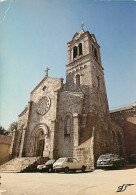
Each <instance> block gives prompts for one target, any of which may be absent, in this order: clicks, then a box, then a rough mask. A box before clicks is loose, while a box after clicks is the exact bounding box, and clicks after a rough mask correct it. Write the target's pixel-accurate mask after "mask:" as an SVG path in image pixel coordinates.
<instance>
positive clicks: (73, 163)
mask: <svg viewBox="0 0 136 195" xmlns="http://www.w3.org/2000/svg"><path fill="white" fill-rule="evenodd" d="M53 169H54V170H55V171H56V172H58V171H64V172H65V173H68V172H69V171H74V172H75V171H76V170H82V172H85V169H86V167H85V165H84V164H83V163H81V162H79V161H78V160H77V159H76V158H72V157H64V158H59V159H58V160H57V161H56V162H55V163H54V164H53Z"/></svg>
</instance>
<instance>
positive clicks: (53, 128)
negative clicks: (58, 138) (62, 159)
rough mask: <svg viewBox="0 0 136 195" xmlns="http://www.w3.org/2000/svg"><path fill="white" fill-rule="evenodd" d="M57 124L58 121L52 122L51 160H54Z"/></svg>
mask: <svg viewBox="0 0 136 195" xmlns="http://www.w3.org/2000/svg"><path fill="white" fill-rule="evenodd" d="M55 124H56V121H55V120H54V121H51V137H50V154H49V157H50V158H54V141H55V140H54V134H55Z"/></svg>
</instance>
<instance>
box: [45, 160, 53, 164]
mask: <svg viewBox="0 0 136 195" xmlns="http://www.w3.org/2000/svg"><path fill="white" fill-rule="evenodd" d="M54 162H55V160H48V161H47V162H46V163H45V164H46V165H49V164H53V163H54Z"/></svg>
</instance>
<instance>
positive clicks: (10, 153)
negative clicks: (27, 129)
mask: <svg viewBox="0 0 136 195" xmlns="http://www.w3.org/2000/svg"><path fill="white" fill-rule="evenodd" d="M14 140H15V129H14V130H13V135H12V142H11V146H10V152H9V155H10V156H11V155H12V152H13V145H14Z"/></svg>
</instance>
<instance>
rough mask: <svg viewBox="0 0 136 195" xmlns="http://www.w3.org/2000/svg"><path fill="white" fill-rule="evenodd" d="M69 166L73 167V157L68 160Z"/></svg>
mask: <svg viewBox="0 0 136 195" xmlns="http://www.w3.org/2000/svg"><path fill="white" fill-rule="evenodd" d="M67 166H68V168H69V169H73V167H74V166H73V159H72V158H68V160H67Z"/></svg>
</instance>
